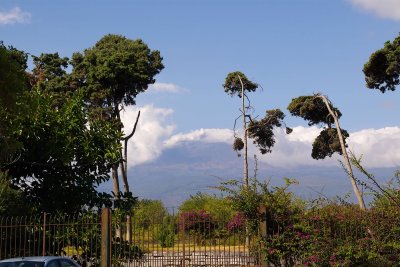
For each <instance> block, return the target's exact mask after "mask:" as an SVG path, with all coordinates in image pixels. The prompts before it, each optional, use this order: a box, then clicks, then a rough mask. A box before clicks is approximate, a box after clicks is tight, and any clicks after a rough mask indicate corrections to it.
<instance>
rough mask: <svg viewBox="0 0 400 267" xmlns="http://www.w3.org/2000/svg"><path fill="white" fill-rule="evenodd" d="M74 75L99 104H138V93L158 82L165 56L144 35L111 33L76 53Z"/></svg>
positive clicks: (94, 103) (92, 101)
mask: <svg viewBox="0 0 400 267" xmlns="http://www.w3.org/2000/svg"><path fill="white" fill-rule="evenodd" d="M71 64H72V65H73V67H74V69H73V76H74V78H75V79H76V82H77V83H78V84H80V85H81V86H82V87H84V88H85V89H86V92H87V95H88V99H89V100H90V102H91V104H92V105H94V106H95V107H103V106H113V107H114V108H115V106H117V105H118V104H120V103H123V104H125V105H134V104H135V97H136V96H137V94H139V93H140V92H144V91H145V90H146V89H147V88H148V85H149V84H153V83H154V82H155V79H154V76H155V75H156V74H158V73H159V72H160V71H161V70H162V69H163V68H164V65H163V64H162V57H161V55H160V52H159V51H157V50H150V48H149V47H148V46H147V45H146V44H145V43H144V42H143V41H142V40H140V39H137V40H130V39H128V38H126V37H124V36H121V35H114V34H109V35H106V36H104V37H103V38H101V39H100V40H99V41H98V42H97V43H96V44H95V46H93V47H91V48H89V49H86V50H85V51H84V52H83V53H75V54H74V55H73V57H72V61H71Z"/></svg>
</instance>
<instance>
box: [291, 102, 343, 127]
mask: <svg viewBox="0 0 400 267" xmlns="http://www.w3.org/2000/svg"><path fill="white" fill-rule="evenodd" d="M287 109H288V110H289V112H290V114H292V115H293V116H296V117H301V118H303V119H304V120H306V121H308V125H310V126H311V125H318V124H321V123H322V124H327V125H331V124H332V123H334V120H333V118H332V116H330V114H329V110H328V108H327V107H326V105H325V103H324V101H323V100H322V99H321V98H319V97H315V96H299V97H297V98H293V99H292V102H290V104H289V106H288V107H287ZM331 109H332V110H333V111H335V112H336V113H337V115H338V118H340V117H341V116H342V113H340V111H339V110H338V109H337V108H335V107H332V106H331Z"/></svg>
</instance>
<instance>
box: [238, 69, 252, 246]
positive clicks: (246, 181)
mask: <svg viewBox="0 0 400 267" xmlns="http://www.w3.org/2000/svg"><path fill="white" fill-rule="evenodd" d="M238 77H239V81H240V84H241V85H242V117H243V144H244V145H243V183H244V186H245V189H246V190H248V189H249V163H248V161H247V123H246V109H245V106H244V84H243V81H242V79H241V78H240V76H239V75H238ZM245 231H246V240H245V246H246V248H250V231H249V227H248V226H247V225H246V229H245Z"/></svg>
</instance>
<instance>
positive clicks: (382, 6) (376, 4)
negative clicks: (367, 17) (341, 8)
mask: <svg viewBox="0 0 400 267" xmlns="http://www.w3.org/2000/svg"><path fill="white" fill-rule="evenodd" d="M349 1H350V2H351V3H352V4H353V5H354V6H356V7H358V8H361V9H363V10H366V11H369V12H371V13H374V14H375V15H377V16H379V17H381V18H385V19H393V20H400V1H399V0H349Z"/></svg>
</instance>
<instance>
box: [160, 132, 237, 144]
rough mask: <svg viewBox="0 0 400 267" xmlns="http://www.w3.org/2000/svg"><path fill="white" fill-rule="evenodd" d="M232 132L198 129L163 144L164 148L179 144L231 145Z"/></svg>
mask: <svg viewBox="0 0 400 267" xmlns="http://www.w3.org/2000/svg"><path fill="white" fill-rule="evenodd" d="M232 138H233V131H232V130H229V129H200V130H195V131H192V132H190V133H187V134H182V133H180V134H176V135H174V136H172V137H171V138H169V139H168V140H166V141H165V142H164V146H165V147H166V148H168V147H173V146H175V145H177V144H179V143H181V142H187V141H192V142H193V141H196V142H206V143H220V142H221V143H231V142H232Z"/></svg>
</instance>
